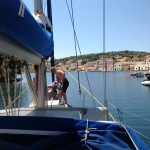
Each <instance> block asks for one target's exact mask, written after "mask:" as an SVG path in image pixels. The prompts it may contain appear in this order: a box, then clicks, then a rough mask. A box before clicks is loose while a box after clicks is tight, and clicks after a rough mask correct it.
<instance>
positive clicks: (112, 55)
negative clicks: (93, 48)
mask: <svg viewBox="0 0 150 150" xmlns="http://www.w3.org/2000/svg"><path fill="white" fill-rule="evenodd" d="M146 55H150V53H149V52H143V51H129V50H124V51H113V52H107V53H91V54H86V55H82V56H77V59H78V60H79V59H82V60H86V61H89V62H90V61H95V60H99V59H100V58H112V59H115V58H117V57H129V58H134V57H138V58H141V57H144V56H146ZM71 59H76V56H70V57H66V58H61V59H55V63H56V65H57V64H58V63H59V62H63V63H65V62H66V61H68V60H71Z"/></svg>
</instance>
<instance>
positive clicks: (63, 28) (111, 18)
mask: <svg viewBox="0 0 150 150" xmlns="http://www.w3.org/2000/svg"><path fill="white" fill-rule="evenodd" d="M23 1H24V2H25V4H26V6H27V7H28V8H29V10H30V11H31V12H32V13H33V2H32V1H31V0H23ZM67 2H68V5H69V7H70V10H71V0H67ZM44 3H45V2H44ZM51 3H52V20H53V35H54V55H55V58H56V59H59V58H65V57H70V56H75V55H76V50H77V54H78V55H80V52H79V49H78V47H77V46H75V42H74V32H73V27H72V23H71V19H70V16H69V12H68V8H67V4H66V0H51ZM72 6H73V15H74V26H75V32H76V35H77V38H78V43H79V46H80V51H81V54H82V55H84V54H91V53H102V52H104V51H105V52H111V51H122V50H132V51H145V52H150V0H105V34H104V32H103V31H104V30H103V27H104V26H103V25H104V21H103V20H104V19H103V18H104V17H103V16H104V15H103V0H72ZM45 7H46V6H45V5H44V9H45ZM104 35H105V38H104ZM104 43H105V44H104Z"/></svg>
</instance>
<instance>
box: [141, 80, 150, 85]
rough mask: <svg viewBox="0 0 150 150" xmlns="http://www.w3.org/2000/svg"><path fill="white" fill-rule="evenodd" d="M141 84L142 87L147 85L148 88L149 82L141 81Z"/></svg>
mask: <svg viewBox="0 0 150 150" xmlns="http://www.w3.org/2000/svg"><path fill="white" fill-rule="evenodd" d="M141 84H142V85H148V86H150V80H147V81H143V82H141Z"/></svg>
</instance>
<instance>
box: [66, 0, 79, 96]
mask: <svg viewBox="0 0 150 150" xmlns="http://www.w3.org/2000/svg"><path fill="white" fill-rule="evenodd" d="M66 4H67V8H68V12H69V15H70V19H71V23H72V27H73V33H74V44H75V53H76V63H77V73H78V81H79V83H80V76H79V70H78V52H77V37H76V33H75V24H74V14H73V6H72V0H71V12H70V9H69V5H68V2H67V0H66ZM80 54H81V51H80ZM78 86H79V95H81V94H82V92H81V87H80V84H78Z"/></svg>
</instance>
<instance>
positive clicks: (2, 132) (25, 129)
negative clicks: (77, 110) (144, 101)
mask: <svg viewBox="0 0 150 150" xmlns="http://www.w3.org/2000/svg"><path fill="white" fill-rule="evenodd" d="M0 121H1V123H0V149H11V150H16V149H21V150H30V149H34V150H35V149H44V150H46V149H49V150H52V149H55V150H56V149H57V150H85V149H88V150H131V149H132V150H134V149H136V148H135V146H134V145H133V143H132V142H131V139H130V138H129V136H128V134H127V133H126V131H125V130H124V128H123V127H122V126H121V125H120V124H117V123H116V124H115V123H107V122H95V121H88V122H87V121H86V120H78V119H71V118H50V117H35V116H25V117H15V116H7V117H6V116H5V117H0ZM86 129H88V130H86ZM127 129H128V132H129V133H130V134H131V137H132V138H133V140H134V142H135V143H136V144H137V148H138V150H148V147H147V146H146V145H145V144H144V143H143V142H142V141H141V139H140V138H139V137H138V136H137V135H136V133H135V132H134V131H133V130H132V129H130V128H127ZM86 131H87V132H86Z"/></svg>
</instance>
